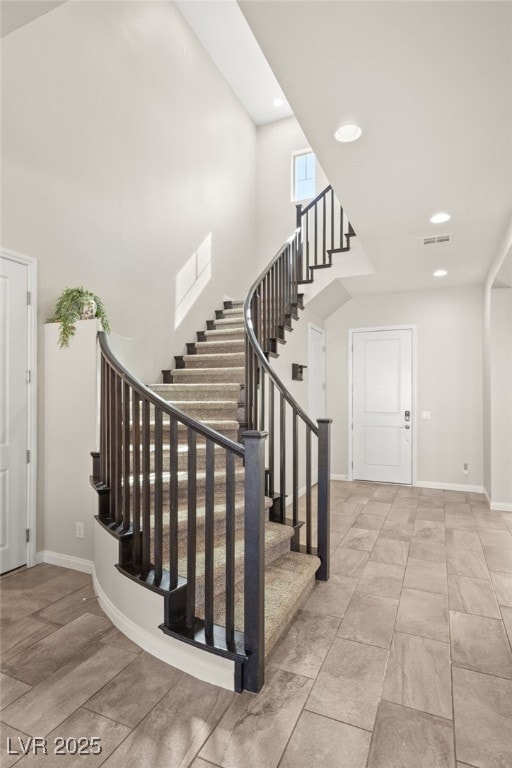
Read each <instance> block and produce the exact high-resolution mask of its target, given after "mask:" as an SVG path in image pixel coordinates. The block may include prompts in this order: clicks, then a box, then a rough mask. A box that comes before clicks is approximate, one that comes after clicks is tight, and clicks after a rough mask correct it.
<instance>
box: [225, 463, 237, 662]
mask: <svg viewBox="0 0 512 768" xmlns="http://www.w3.org/2000/svg"><path fill="white" fill-rule="evenodd" d="M234 640H235V456H234V454H233V453H231V451H226V645H227V647H228V648H232V647H233V645H234Z"/></svg>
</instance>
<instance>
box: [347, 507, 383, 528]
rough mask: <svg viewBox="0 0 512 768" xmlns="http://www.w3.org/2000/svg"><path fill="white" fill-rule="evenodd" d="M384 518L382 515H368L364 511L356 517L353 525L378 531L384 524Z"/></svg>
mask: <svg viewBox="0 0 512 768" xmlns="http://www.w3.org/2000/svg"><path fill="white" fill-rule="evenodd" d="M384 520H385V518H384V517H383V515H370V514H367V513H366V512H363V513H362V514H361V515H359V517H358V518H356V521H355V523H354V525H355V527H356V528H366V529H367V530H370V531H380V529H381V528H382V526H383V525H384Z"/></svg>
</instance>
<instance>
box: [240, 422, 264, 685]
mask: <svg viewBox="0 0 512 768" xmlns="http://www.w3.org/2000/svg"><path fill="white" fill-rule="evenodd" d="M242 437H243V441H244V444H245V564H244V571H245V572H244V642H245V649H246V651H247V654H248V659H247V661H246V662H245V664H244V688H245V689H246V690H247V691H252V692H253V693H257V692H258V691H260V690H261V688H262V687H263V683H264V682H265V438H266V437H267V433H266V432H257V431H249V432H244V433H243V435H242Z"/></svg>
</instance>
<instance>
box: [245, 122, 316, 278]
mask: <svg viewBox="0 0 512 768" xmlns="http://www.w3.org/2000/svg"><path fill="white" fill-rule="evenodd" d="M308 147H309V142H308V140H307V138H306V137H305V136H304V133H303V131H302V129H301V127H300V125H299V124H298V122H297V120H296V119H295V118H294V117H289V118H286V119H285V120H278V121H277V122H275V123H269V124H267V125H262V126H260V127H259V128H258V169H257V209H256V221H257V240H256V243H257V258H258V268H259V270H261V269H263V267H264V266H265V265H266V264H267V263H268V262H269V261H270V259H271V258H273V256H275V254H276V253H277V251H278V250H279V248H280V247H281V245H282V244H283V243H284V242H285V241H286V239H287V238H288V237H289V235H290V234H291V233H292V232H293V231H294V230H295V226H296V223H295V222H296V208H295V203H293V202H292V200H291V193H292V153H293V152H298V151H300V150H301V149H307V148H308ZM328 183H329V182H328V181H327V180H326V178H325V174H324V172H323V171H322V169H321V168H320V166H319V164H318V162H317V163H316V194H318V193H319V192H321V191H322V189H325V187H326V186H327V185H328Z"/></svg>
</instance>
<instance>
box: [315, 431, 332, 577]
mask: <svg viewBox="0 0 512 768" xmlns="http://www.w3.org/2000/svg"><path fill="white" fill-rule="evenodd" d="M331 424H332V419H318V542H317V554H318V557H319V558H320V560H321V561H322V562H321V565H320V568H319V569H318V571H317V574H316V578H317V579H318V580H319V581H328V580H329V556H330V538H331V535H330V508H331V490H330V488H331Z"/></svg>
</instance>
